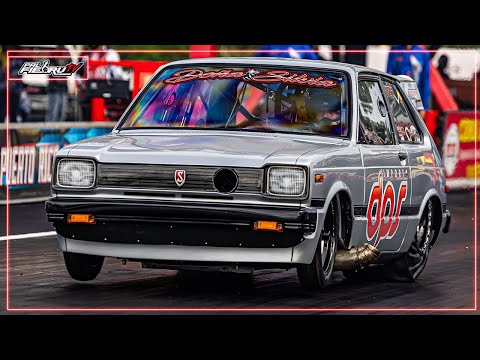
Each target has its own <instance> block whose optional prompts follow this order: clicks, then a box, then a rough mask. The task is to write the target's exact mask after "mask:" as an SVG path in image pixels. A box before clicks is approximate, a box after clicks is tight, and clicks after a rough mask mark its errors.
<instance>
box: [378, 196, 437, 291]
mask: <svg viewBox="0 0 480 360" xmlns="http://www.w3.org/2000/svg"><path fill="white" fill-rule="evenodd" d="M433 207H434V205H433V201H432V200H428V202H427V205H426V206H425V210H424V211H423V214H422V217H421V218H420V223H419V224H418V226H417V231H416V233H415V237H414V239H413V241H412V244H411V245H410V248H409V249H408V251H407V252H406V253H405V254H403V255H402V256H401V257H400V258H398V259H395V260H394V261H393V262H392V263H390V264H387V266H386V273H385V277H386V278H387V280H391V281H401V282H413V281H415V280H416V279H417V278H418V277H419V276H420V274H421V273H422V271H423V269H425V265H426V264H427V260H428V255H429V253H430V247H431V243H432V239H433V238H434V235H435V230H434V226H433V216H434V208H433Z"/></svg>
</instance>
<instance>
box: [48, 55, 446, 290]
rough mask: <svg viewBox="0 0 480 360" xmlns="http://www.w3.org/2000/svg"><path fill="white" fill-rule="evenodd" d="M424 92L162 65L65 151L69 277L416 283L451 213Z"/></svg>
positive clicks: (285, 68) (231, 65)
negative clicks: (171, 274)
mask: <svg viewBox="0 0 480 360" xmlns="http://www.w3.org/2000/svg"><path fill="white" fill-rule="evenodd" d="M421 108H422V102H421V99H420V97H419V95H418V89H417V88H416V85H415V82H413V80H412V79H410V78H408V77H395V76H391V75H388V74H385V73H382V72H379V71H376V70H373V69H369V68H365V67H359V66H352V65H348V64H340V63H334V62H323V61H310V60H290V59H272V58H267V59H265V58H223V59H222V58H212V59H195V60H183V61H177V62H172V63H169V64H167V65H165V66H162V67H161V68H159V69H158V71H157V72H156V73H155V74H154V76H152V78H151V80H150V81H149V83H148V84H147V85H146V86H145V87H144V89H143V90H142V91H141V92H140V93H139V95H138V96H137V97H136V98H135V100H134V101H133V102H132V104H131V105H130V106H129V108H128V109H127V110H126V112H125V113H124V114H123V116H122V118H121V119H120V121H119V122H118V124H117V125H116V127H115V128H114V129H113V131H112V132H111V133H110V134H108V135H105V136H100V137H96V138H93V139H88V140H85V141H81V142H78V143H76V144H72V145H69V146H67V147H64V148H63V149H61V150H60V151H59V152H58V153H57V155H56V158H55V165H54V174H53V179H52V197H51V198H50V199H49V200H48V201H47V202H46V211H47V218H48V220H49V221H52V222H53V224H54V226H55V229H56V231H57V233H58V241H59V245H60V249H61V250H62V251H63V253H64V259H65V264H66V267H67V270H68V272H69V273H70V275H71V276H72V278H74V279H76V280H80V281H86V280H92V279H94V278H95V277H96V276H97V275H98V274H99V272H100V270H101V268H102V265H103V261H104V257H105V256H108V257H114V258H119V259H122V260H124V261H125V260H129V261H138V262H141V263H142V265H143V267H146V268H168V269H197V270H213V271H231V272H252V271H253V270H255V269H264V268H283V269H290V268H297V273H298V277H299V280H300V283H301V284H302V285H303V286H304V287H306V288H310V289H318V288H322V287H325V286H326V285H327V284H328V283H329V282H330V280H331V278H332V272H333V271H336V270H338V271H343V272H344V274H345V275H346V276H347V277H348V276H351V275H352V274H353V273H358V272H362V271H364V270H365V269H367V268H371V267H376V268H377V269H380V270H381V271H382V272H383V273H384V274H385V277H386V278H387V279H391V280H397V281H413V280H415V279H416V278H417V277H418V276H419V275H420V273H421V272H422V271H423V269H424V267H425V265H426V262H427V259H428V255H429V251H430V248H431V247H432V246H433V245H434V244H435V241H436V240H437V237H438V235H439V233H440V231H441V230H442V229H443V231H444V232H447V231H448V229H449V224H450V213H449V211H448V210H447V208H446V203H447V197H446V192H447V191H448V187H447V186H446V181H445V174H444V169H443V165H442V160H441V158H440V156H439V153H438V151H437V149H436V147H435V145H434V143H433V141H432V138H431V137H430V135H429V133H428V131H427V129H426V127H425V125H424V123H423V121H422V118H421V116H420V114H419V112H418V109H421Z"/></svg>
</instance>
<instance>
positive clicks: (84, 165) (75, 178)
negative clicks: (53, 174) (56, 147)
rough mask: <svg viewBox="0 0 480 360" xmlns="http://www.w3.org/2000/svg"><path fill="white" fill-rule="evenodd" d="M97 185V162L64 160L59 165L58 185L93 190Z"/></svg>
mask: <svg viewBox="0 0 480 360" xmlns="http://www.w3.org/2000/svg"><path fill="white" fill-rule="evenodd" d="M94 184H95V162H94V161H93V160H84V159H62V160H60V161H59V162H58V164H57V185H58V186H61V187H75V188H91V187H93V185H94Z"/></svg>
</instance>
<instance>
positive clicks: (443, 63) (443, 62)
mask: <svg viewBox="0 0 480 360" xmlns="http://www.w3.org/2000/svg"><path fill="white" fill-rule="evenodd" d="M447 68H448V56H447V55H445V54H444V55H442V56H440V57H439V58H438V66H437V69H438V72H439V73H440V75H441V76H442V79H443V80H450V76H449V75H448V74H447V71H446V70H447Z"/></svg>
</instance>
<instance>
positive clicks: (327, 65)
mask: <svg viewBox="0 0 480 360" xmlns="http://www.w3.org/2000/svg"><path fill="white" fill-rule="evenodd" d="M194 64H242V65H243V64H246V65H249V64H252V65H259V66H261V65H279V66H298V67H309V68H312V69H319V68H321V69H332V70H347V69H349V70H352V71H354V72H356V73H370V74H371V73H374V74H378V75H383V76H388V77H390V78H394V79H397V77H396V76H392V75H391V74H387V73H385V72H383V71H380V70H377V69H373V68H369V67H366V66H360V65H354V64H348V63H341V62H336V61H324V60H309V59H291V58H276V57H209V58H196V59H185V60H178V61H173V62H171V63H169V64H168V65H194ZM397 80H398V79H397Z"/></svg>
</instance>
